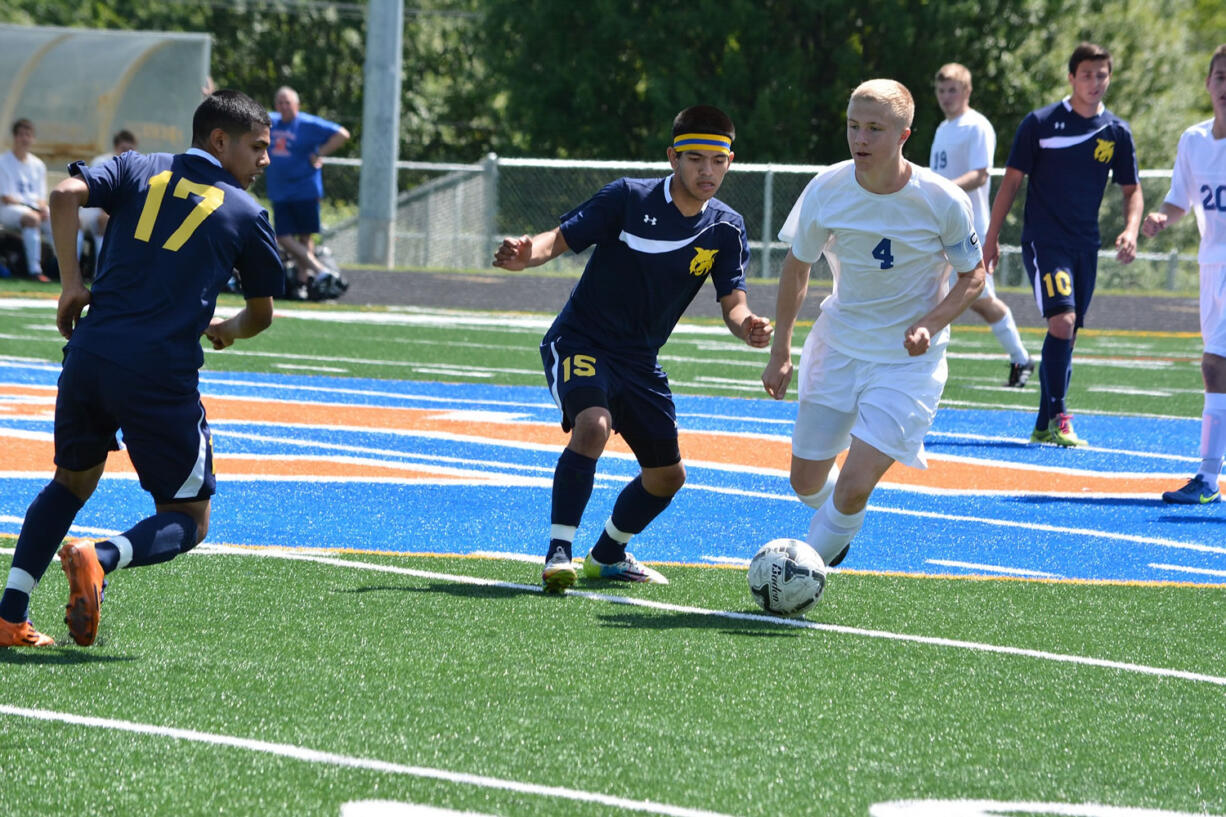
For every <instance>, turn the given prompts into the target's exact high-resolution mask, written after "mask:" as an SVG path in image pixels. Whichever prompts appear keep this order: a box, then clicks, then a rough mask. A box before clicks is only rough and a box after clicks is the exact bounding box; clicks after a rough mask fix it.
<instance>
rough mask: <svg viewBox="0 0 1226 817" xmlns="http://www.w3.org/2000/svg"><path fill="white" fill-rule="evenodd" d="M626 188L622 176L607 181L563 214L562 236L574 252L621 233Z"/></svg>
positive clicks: (626, 195)
mask: <svg viewBox="0 0 1226 817" xmlns="http://www.w3.org/2000/svg"><path fill="white" fill-rule="evenodd" d="M627 197H628V190H627V187H626V183H625V180H624V179H618V180H617V181H615V182H610V183H609V184H607V185H605V186H604V187H603V188H601V189H600V192H598V193H597V194H596V195H594V196H592V197H591V198H590V199H588V200H587V201H585V202H584V203H583V204H580V205H579V206H578V207H576V208H575V209H573V210H571V211H570V212H569V213H567V214H565V215H564V216H562V224H561V227H562V237H563V238H565V239H566V246H568V247H570V248H571V250H573V251H574V252H582V251H583V250H585V249H587V248H588V247H590V246H592V245H593V244H600V243H601V242H604V241H611V240H615V239H616V238H617V237H618V235H620V234H621V229H622V219H623V214H624V212H625V207H626V199H627Z"/></svg>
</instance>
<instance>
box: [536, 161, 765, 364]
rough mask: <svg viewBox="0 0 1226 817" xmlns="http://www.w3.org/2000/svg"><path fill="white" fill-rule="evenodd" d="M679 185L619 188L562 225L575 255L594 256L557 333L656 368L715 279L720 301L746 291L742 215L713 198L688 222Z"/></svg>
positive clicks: (635, 183) (658, 182) (660, 182)
mask: <svg viewBox="0 0 1226 817" xmlns="http://www.w3.org/2000/svg"><path fill="white" fill-rule="evenodd" d="M671 179H672V177H671V176H670V177H669V178H666V179H625V178H623V179H618V180H617V181H615V182H612V183H611V184H608V185H606V186H605V187H604V188H603V189H601V190H600V192H598V193H597V194H596V195H595V196H593V197H592V198H591V199H589V200H588V201H586V202H584V203H583V204H581V205H580V206H579V207H577V208H575V209H574V210H572V211H570V212H569V213H567V214H566V215H564V216H562V223H561V230H562V236H563V237H564V238H565V239H566V244H567V246H569V247H570V248H571V249H572V250H574V251H575V252H581V251H582V250H584V249H586V248H587V247H590V246H592V245H595V250H594V251H593V252H592V257H591V258H590V259H588V262H587V266H586V267H585V268H584V270H583V276H582V277H581V278H580V279H579V283H578V284H577V285H576V286H575V288H574V290H573V291H572V292H571V294H570V298H569V299H568V300H567V302H566V306H564V307H563V308H562V311H561V313H560V314H559V315H558V317H557V320H555V321H554V327H553V330H551V331H555V332H560V333H563V334H565V335H579V336H581V337H584V338H586V339H588V340H589V341H591V342H592V343H593V344H595V345H596V346H598V347H600V348H603V349H607V350H609V351H611V352H615V353H617V354H621V355H626V356H631V357H640V358H644V359H646V360H651V361H654V360H655V355H656V352H657V351H658V350H659V348H660V347H661V346H663V345H664V342H665V341H667V340H668V336H669V335H670V334H671V333H672V331H673V327H675V326H676V325H677V321H678V320H680V319H681V315H682V313H684V312H685V309H686V307H688V306H689V305H690V302H691V301H693V300H694V296H695V295H697V294H698V291H699V290H700V289H701V288H702V285H703V282H705V281H706V279H707V278H708V277H710V278H711V280H712V281H713V282H714V284H715V297H716V298H717V299H718V298H723V297H724V296H726V295H729V294H731V293H732V291H733V290H736V289H745V269H746V267H747V265H748V263H749V242H748V239H747V238H746V233H745V222H744V220H743V219H742V218H741V216H740V214H739V213H737V212H736V211H735V210H733V209H732V208H730V207H728V206H727V205H726V204H724V203H723V202H721V201H719V199H710V200H708V201H707V202H706V204H705V206H704V207H703V208H702V211H701V212H699V213H698V214H697V215H694V216H685V215H682V213H681V211H680V210H678V209H677V206H676V205H675V204H674V203H673V201H672V197H671V195H670V194H669V182H670V181H671Z"/></svg>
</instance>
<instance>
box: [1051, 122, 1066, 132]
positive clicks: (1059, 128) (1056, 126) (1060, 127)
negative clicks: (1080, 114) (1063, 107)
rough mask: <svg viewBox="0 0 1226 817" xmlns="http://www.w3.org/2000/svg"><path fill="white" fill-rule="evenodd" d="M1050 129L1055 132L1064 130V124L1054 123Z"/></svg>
mask: <svg viewBox="0 0 1226 817" xmlns="http://www.w3.org/2000/svg"><path fill="white" fill-rule="evenodd" d="M1052 127H1053V128H1055V129H1056V130H1064V123H1063V122H1057V123H1055V124H1054V125H1052Z"/></svg>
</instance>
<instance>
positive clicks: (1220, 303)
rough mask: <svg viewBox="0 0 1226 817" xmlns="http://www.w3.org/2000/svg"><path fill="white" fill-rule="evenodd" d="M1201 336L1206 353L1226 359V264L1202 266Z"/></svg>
mask: <svg viewBox="0 0 1226 817" xmlns="http://www.w3.org/2000/svg"><path fill="white" fill-rule="evenodd" d="M1200 334H1201V337H1203V338H1204V339H1205V351H1206V352H1208V353H1209V354H1211V355H1218V356H1219V357H1226V264H1201V265H1200Z"/></svg>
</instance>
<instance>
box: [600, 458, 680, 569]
mask: <svg viewBox="0 0 1226 817" xmlns="http://www.w3.org/2000/svg"><path fill="white" fill-rule="evenodd" d="M672 501H673V498H672V497H671V496H656V495H655V494H650V493H648V492H647V489H646V488H644V487H643V475H642V474H639V475H638V476H637V477H635V478H634V479H633V480H631V482H630V484H629V485H627V486H626V487H625V488H623V489H622V492H621V493H620V494H618V496H617V502H615V503H614V504H613V515H612V516H611V517H610V518H609V524H608V525H606V526H605V529H604V532H603V533H601V534H600V538H599V539H598V540H596V545H595V546H594V547H593V548H592V558H593V559H595V560H596V561H598V562H600V563H601V564H606V565H607V564H613V563H614V562H620V561H621V560H622V559H624V558H626V543H627V542H629V541H630V537H631V536H633V535H634V534H636V533H641V532H642V530H643V528H645V527H647V526H648V525H649V524H651V520H653V519H655V518H656V517H657V516H659V515H660V513H661V512H663V510H664V509H665V508H667V507H668V503H670V502H672ZM610 527H611V528H613V532H612V534H611V533H610V530H609V528H610ZM614 537H616V538H614Z"/></svg>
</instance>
